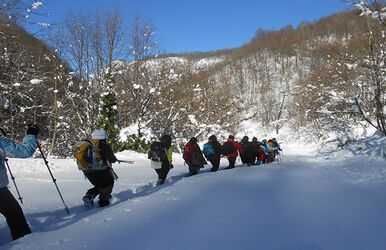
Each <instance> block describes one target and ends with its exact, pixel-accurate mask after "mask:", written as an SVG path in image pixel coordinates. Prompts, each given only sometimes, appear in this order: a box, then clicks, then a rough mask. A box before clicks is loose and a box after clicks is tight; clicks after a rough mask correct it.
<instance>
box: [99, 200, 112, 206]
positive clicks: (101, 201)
mask: <svg viewBox="0 0 386 250" xmlns="http://www.w3.org/2000/svg"><path fill="white" fill-rule="evenodd" d="M98 204H99V207H105V206H108V205H110V201H109V200H99V201H98Z"/></svg>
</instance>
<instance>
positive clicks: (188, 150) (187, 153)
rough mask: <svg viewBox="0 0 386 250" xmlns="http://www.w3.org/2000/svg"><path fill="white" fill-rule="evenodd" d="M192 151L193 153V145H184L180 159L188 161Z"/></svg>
mask: <svg viewBox="0 0 386 250" xmlns="http://www.w3.org/2000/svg"><path fill="white" fill-rule="evenodd" d="M193 151H194V145H192V144H186V145H185V147H184V154H183V155H182V158H184V160H189V159H190V158H191V157H192V152H193Z"/></svg>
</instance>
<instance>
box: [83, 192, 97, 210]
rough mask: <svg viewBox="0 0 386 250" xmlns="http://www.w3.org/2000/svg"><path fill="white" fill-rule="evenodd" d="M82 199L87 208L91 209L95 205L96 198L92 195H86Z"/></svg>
mask: <svg viewBox="0 0 386 250" xmlns="http://www.w3.org/2000/svg"><path fill="white" fill-rule="evenodd" d="M82 200H83V205H84V207H85V208H86V209H91V208H93V207H94V199H93V198H92V197H91V196H88V195H86V196H84V197H83V198H82Z"/></svg>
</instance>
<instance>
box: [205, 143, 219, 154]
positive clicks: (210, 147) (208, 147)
mask: <svg viewBox="0 0 386 250" xmlns="http://www.w3.org/2000/svg"><path fill="white" fill-rule="evenodd" d="M202 153H204V155H205V156H208V155H213V154H215V153H216V152H215V151H214V149H213V145H212V143H211V142H208V143H205V144H204V148H203V149H202Z"/></svg>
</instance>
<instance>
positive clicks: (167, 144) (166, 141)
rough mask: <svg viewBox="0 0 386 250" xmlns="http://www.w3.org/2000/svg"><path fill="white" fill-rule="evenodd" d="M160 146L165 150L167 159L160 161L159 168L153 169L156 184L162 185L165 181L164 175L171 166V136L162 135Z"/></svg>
mask: <svg viewBox="0 0 386 250" xmlns="http://www.w3.org/2000/svg"><path fill="white" fill-rule="evenodd" d="M160 141H161V144H162V148H164V149H165V150H166V156H167V159H165V160H163V161H162V163H161V168H158V169H155V171H156V172H157V174H158V181H157V185H162V184H164V183H165V180H166V176H167V175H168V173H169V171H170V169H172V168H173V163H172V152H173V146H172V137H171V136H170V135H163V136H161V138H160Z"/></svg>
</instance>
